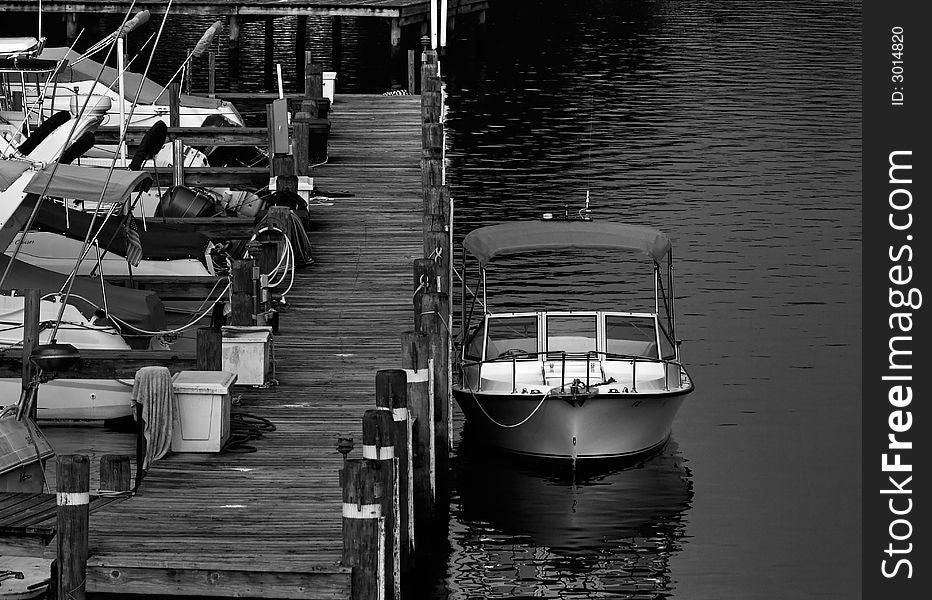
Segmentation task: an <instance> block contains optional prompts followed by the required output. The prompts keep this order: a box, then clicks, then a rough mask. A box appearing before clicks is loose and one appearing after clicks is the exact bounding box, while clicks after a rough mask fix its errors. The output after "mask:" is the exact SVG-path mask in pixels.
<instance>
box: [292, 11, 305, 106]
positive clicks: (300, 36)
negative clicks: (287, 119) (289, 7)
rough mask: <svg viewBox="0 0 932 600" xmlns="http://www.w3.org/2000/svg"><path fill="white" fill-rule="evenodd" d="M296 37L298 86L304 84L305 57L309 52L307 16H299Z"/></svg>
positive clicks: (296, 75)
mask: <svg viewBox="0 0 932 600" xmlns="http://www.w3.org/2000/svg"><path fill="white" fill-rule="evenodd" d="M297 21H298V22H297V25H296V31H295V37H294V63H295V79H296V80H297V86H298V88H299V89H300V86H301V85H302V83H303V82H304V55H305V52H307V50H306V48H307V15H298V19H297Z"/></svg>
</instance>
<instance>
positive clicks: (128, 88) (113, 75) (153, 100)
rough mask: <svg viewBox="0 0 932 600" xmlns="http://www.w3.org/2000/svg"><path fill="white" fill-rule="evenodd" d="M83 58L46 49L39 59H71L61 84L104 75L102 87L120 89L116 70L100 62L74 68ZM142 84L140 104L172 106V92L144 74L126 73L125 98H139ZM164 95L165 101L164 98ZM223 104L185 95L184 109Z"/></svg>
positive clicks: (82, 63) (84, 61) (87, 61)
mask: <svg viewBox="0 0 932 600" xmlns="http://www.w3.org/2000/svg"><path fill="white" fill-rule="evenodd" d="M80 57H81V55H80V54H78V53H77V52H75V51H74V50H70V49H68V48H45V49H44V50H42V53H41V54H39V58H43V59H48V60H61V59H63V58H67V59H68V65H67V66H66V67H65V68H64V69H62V70H61V73H60V74H59V76H58V81H59V83H67V82H77V81H94V80H96V79H97V75H98V74H101V75H100V83H102V84H103V85H105V86H107V87H110V88H113V89H116V85H117V84H116V80H117V76H118V72H117V70H116V69H114V68H113V67H103V72H101V67H102V65H101V64H100V63H99V62H96V61H93V60H91V59H89V58H85V59H82V60H81V61H80V62H78V63H77V64H73V63H74V62H75V61H76V60H78V59H79V58H80ZM140 81H141V82H142V89H141V90H140V91H139V103H140V104H164V105H165V106H168V92H165V93H163V92H162V90H163V88H162V86H161V85H159V84H157V83H156V82H154V81H152V80H151V79H148V78H145V77H143V76H142V75H141V74H140V73H133V72H130V71H126V72H124V73H123V86H124V87H123V89H124V96H125V97H126V99H127V100H130V101H132V100H133V98H134V97H135V96H136V90H137V89H139V82H140ZM160 95H161V97H160ZM220 102H221V101H220V100H217V99H216V98H202V97H200V96H189V95H187V94H182V96H181V105H182V106H189V107H192V108H218V107H219V106H220Z"/></svg>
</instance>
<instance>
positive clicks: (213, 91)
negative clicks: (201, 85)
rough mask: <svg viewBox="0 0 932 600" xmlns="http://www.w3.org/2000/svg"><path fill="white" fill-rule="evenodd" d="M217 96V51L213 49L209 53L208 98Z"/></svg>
mask: <svg viewBox="0 0 932 600" xmlns="http://www.w3.org/2000/svg"><path fill="white" fill-rule="evenodd" d="M216 95H217V51H216V50H214V49H213V48H211V49H210V51H209V52H208V53H207V96H208V97H210V98H214V97H215V96H216Z"/></svg>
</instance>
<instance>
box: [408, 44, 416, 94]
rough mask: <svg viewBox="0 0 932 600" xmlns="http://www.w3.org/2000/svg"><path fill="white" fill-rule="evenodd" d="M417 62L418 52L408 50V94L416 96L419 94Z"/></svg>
mask: <svg viewBox="0 0 932 600" xmlns="http://www.w3.org/2000/svg"><path fill="white" fill-rule="evenodd" d="M416 62H417V50H414V49H410V50H408V93H409V94H415V93H417V75H415V73H417V69H416V65H415V63H416Z"/></svg>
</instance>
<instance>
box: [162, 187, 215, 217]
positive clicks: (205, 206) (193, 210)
mask: <svg viewBox="0 0 932 600" xmlns="http://www.w3.org/2000/svg"><path fill="white" fill-rule="evenodd" d="M217 212H218V210H217V203H216V201H215V199H214V198H213V197H212V196H211V195H210V194H207V193H204V192H202V191H199V190H194V189H191V188H189V187H185V186H183V185H176V186H174V187H172V188H171V189H169V190H167V191H166V192H165V193H164V194H162V198H161V199H160V200H159V205H158V206H156V207H155V216H156V217H212V216H214V215H215V214H217Z"/></svg>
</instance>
